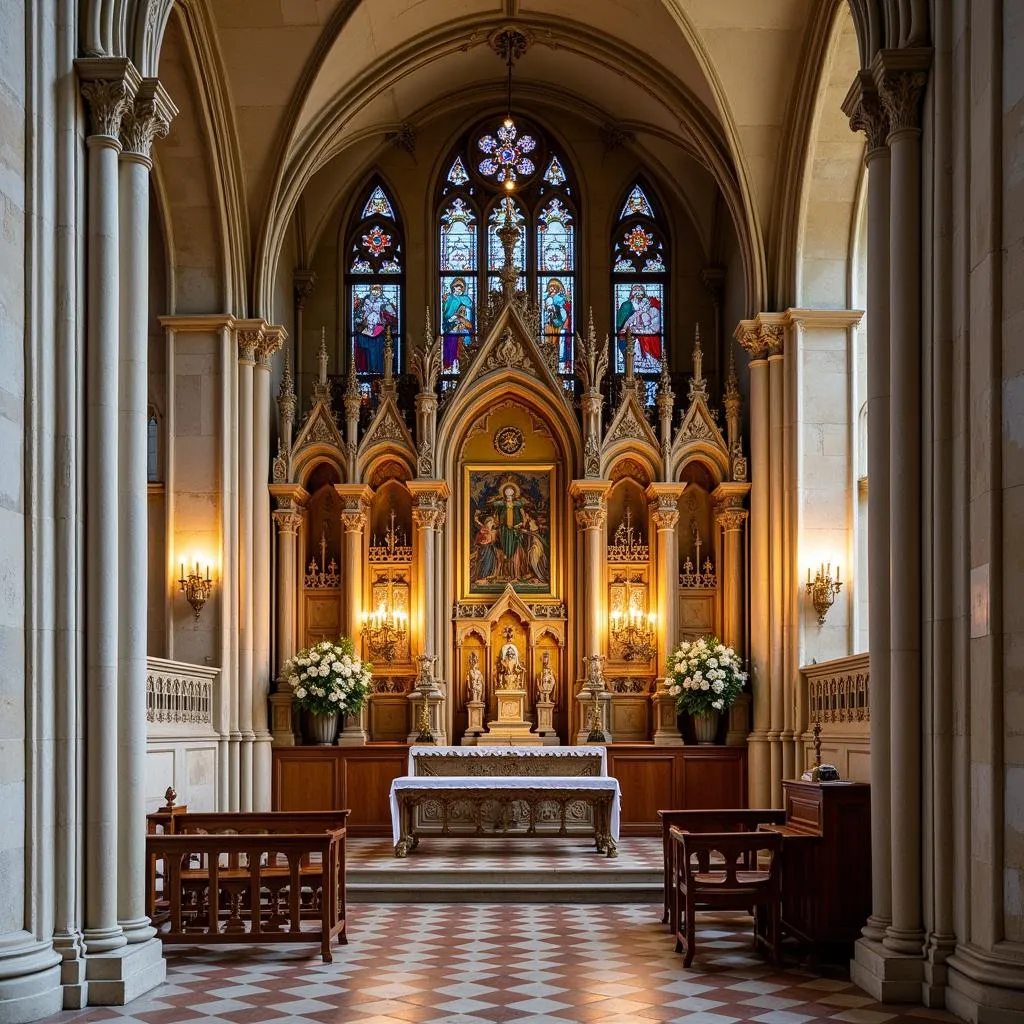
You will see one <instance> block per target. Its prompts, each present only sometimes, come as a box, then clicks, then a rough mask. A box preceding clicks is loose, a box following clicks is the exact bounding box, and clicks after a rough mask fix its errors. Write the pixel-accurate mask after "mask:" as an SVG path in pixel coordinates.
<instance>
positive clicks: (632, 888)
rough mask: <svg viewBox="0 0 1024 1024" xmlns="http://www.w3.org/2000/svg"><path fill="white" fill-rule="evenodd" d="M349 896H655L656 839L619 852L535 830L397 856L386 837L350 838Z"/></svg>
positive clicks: (622, 899)
mask: <svg viewBox="0 0 1024 1024" xmlns="http://www.w3.org/2000/svg"><path fill="white" fill-rule="evenodd" d="M346 862H347V875H348V897H349V900H350V901H352V902H357V903H534V904H548V903H584V904H585V903H595V904H596V903H659V902H660V901H661V897H662V879H663V874H662V867H663V865H662V848H661V839H660V838H648V837H639V836H628V837H624V838H622V839H621V840H620V843H619V856H618V858H617V859H615V860H609V859H608V858H607V857H602V856H600V855H597V854H595V852H594V843H593V840H588V839H587V838H582V837H581V838H573V837H569V838H567V837H564V836H563V837H551V838H542V837H539V836H538V837H535V838H532V839H530V840H529V841H528V842H523V841H515V840H510V841H508V842H495V840H494V839H493V838H485V839H472V838H447V839H445V840H444V841H443V842H442V841H437V842H430V841H426V842H423V843H421V844H420V846H419V848H418V849H417V850H416V853H415V854H414V855H413V856H410V857H407V858H404V859H396V858H395V855H394V849H393V846H392V844H391V842H390V841H389V840H388V839H383V838H382V839H359V838H356V839H353V838H350V839H349V841H348V846H347V850H346Z"/></svg>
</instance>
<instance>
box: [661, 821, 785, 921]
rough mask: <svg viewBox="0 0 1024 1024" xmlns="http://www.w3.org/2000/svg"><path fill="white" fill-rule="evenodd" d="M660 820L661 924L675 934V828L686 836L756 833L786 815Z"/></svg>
mask: <svg viewBox="0 0 1024 1024" xmlns="http://www.w3.org/2000/svg"><path fill="white" fill-rule="evenodd" d="M658 817H659V818H661V851H662V857H663V858H664V876H663V877H664V886H665V892H664V908H663V909H664V912H663V914H662V917H661V923H662V924H668V925H670V926H671V928H672V933H673V934H675V933H676V932H677V931H678V928H679V919H678V916H677V915H676V912H675V908H676V900H675V890H676V884H675V878H676V865H675V858H674V852H675V848H674V846H673V844H672V842H671V835H670V833H671V831H672V829H673V828H677V829H680V830H681V831H683V832H756V831H757V830H758V828H759V826H761V825H772V824H781V823H782V822H784V821H785V820H786V812H785V811H783V810H776V809H775V808H771V807H766V808H722V809H714V810H701V811H687V810H673V811H658Z"/></svg>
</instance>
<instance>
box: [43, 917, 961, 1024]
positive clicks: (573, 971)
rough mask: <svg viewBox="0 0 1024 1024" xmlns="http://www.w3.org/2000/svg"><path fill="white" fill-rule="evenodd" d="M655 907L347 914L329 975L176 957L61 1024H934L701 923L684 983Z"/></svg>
mask: <svg viewBox="0 0 1024 1024" xmlns="http://www.w3.org/2000/svg"><path fill="white" fill-rule="evenodd" d="M660 914H661V908H660V907H654V906H588V907H580V906H567V905H563V906H550V907H545V906H540V905H531V906H523V905H518V906H514V905H491V906H474V905H461V906H451V905H447V906H430V907H425V908H419V907H414V906H410V905H372V904H367V905H362V906H355V907H351V908H350V920H349V931H350V938H349V945H348V946H343V947H340V948H337V949H336V953H335V962H334V963H333V964H323V963H321V962H320V960H319V958H318V957H314V956H313V955H312V953H313V950H312V949H310V950H309V951H308V952H307V951H306V950H305V949H302V950H297V949H296V948H295V947H294V946H292V947H287V946H279V947H276V948H275V947H272V946H267V947H249V948H243V947H238V946H235V947H227V948H222V949H217V948H206V949H200V948H186V947H178V948H170V949H169V950H168V971H167V983H166V984H165V985H163V986H161V987H160V988H159V989H156V990H154V991H153V992H150V993H148V994H147V995H146V996H143V997H142V998H140V999H138V1000H136V1001H135V1002H133V1003H131V1004H129V1005H128V1006H125V1007H120V1008H114V1009H95V1010H86V1011H81V1012H79V1013H76V1014H70V1013H67V1014H62V1015H60V1016H58V1017H54V1018H51V1021H53V1022H54V1024H58V1022H59V1024H70V1022H72V1021H73V1022H75V1024H85V1022H91V1021H101V1020H118V1019H119V1020H120V1021H121V1022H132V1021H142V1022H145V1024H178V1022H184V1021H190V1022H191V1021H196V1022H202V1024H219V1022H227V1021H231V1022H235V1024H247V1022H254V1024H256V1022H271V1024H284V1022H288V1024H307V1022H308V1024H313V1022H316V1024H502V1022H515V1024H547V1022H550V1024H559V1022H565V1021H574V1022H584V1024H646V1022H651V1021H664V1022H676V1021H685V1022H686V1024H735V1022H739V1021H754V1022H756V1024H810V1022H812V1021H825V1020H828V1021H841V1022H845V1024H885V1022H888V1021H892V1022H893V1024H923V1022H922V1020H921V1018H923V1017H928V1018H931V1020H933V1021H935V1020H939V1021H950V1022H952V1021H955V1019H956V1018H954V1017H952V1016H951V1015H950V1014H946V1013H943V1012H942V1011H934V1010H924V1009H918V1010H916V1011H915V1010H908V1009H907V1008H905V1007H904V1008H900V1011H897V1010H896V1008H893V1007H886V1006H881V1005H879V1004H877V1003H874V1002H873V1001H872V1000H871V999H870V998H869V997H868V996H866V995H865V994H864V993H863V992H861V991H859V990H858V989H856V988H854V987H853V986H852V985H851V984H850V983H849V982H848V981H846V980H842V979H836V978H831V977H827V978H823V977H818V976H816V975H814V974H813V973H811V972H809V971H805V970H803V969H801V968H798V967H796V966H792V967H787V969H786V970H784V971H782V972H776V971H775V970H774V969H773V968H771V967H770V966H768V965H766V964H765V963H764V962H763V961H761V960H760V959H758V958H756V957H754V956H753V955H752V953H751V951H750V920H749V918H744V917H743V916H742V915H717V916H716V915H710V914H708V915H701V916H700V917H699V918H698V935H697V941H698V952H697V956H696V959H695V960H694V965H693V967H692V968H691V969H690V970H684V969H683V966H682V959H681V957H679V956H678V955H677V954H676V953H674V952H673V941H672V939H671V938H670V937H669V935H668V932H667V930H666V929H665V927H664V926H662V925H661V924H659V918H660Z"/></svg>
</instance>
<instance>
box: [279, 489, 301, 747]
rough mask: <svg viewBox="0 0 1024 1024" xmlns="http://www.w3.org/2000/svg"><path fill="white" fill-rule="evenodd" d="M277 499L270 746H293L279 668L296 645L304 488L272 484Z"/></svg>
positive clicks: (288, 696)
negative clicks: (274, 674) (274, 667)
mask: <svg viewBox="0 0 1024 1024" xmlns="http://www.w3.org/2000/svg"><path fill="white" fill-rule="evenodd" d="M272 490H273V493H274V496H275V498H276V500H277V510H276V511H275V512H274V514H273V516H274V522H275V523H276V524H277V660H278V669H279V671H278V675H277V679H278V683H277V686H276V688H275V692H274V693H273V694H271V696H270V706H271V722H270V726H271V735H272V741H273V744H274V746H279V747H292V746H294V745H295V730H294V728H293V725H292V687H291V684H290V683H289V682H288V681H287V680H285V679H284V677H283V673H282V672H281V671H280V670H281V669H282V668H283V666H284V664H285V662H287V661H288V659H289V658H290V657H291V656H292V655H293V654H294V653H295V651H296V650H297V648H298V642H297V638H296V633H295V628H296V614H295V613H296V611H297V609H298V602H299V594H298V540H299V528H300V527H301V526H302V521H303V519H304V518H305V514H306V509H305V504H306V501H307V500H308V499H309V495H308V494H307V493H306V491H305V490H304V489H303V488H302V487H299V486H298V485H297V484H296V485H294V486H293V485H281V484H277V485H274V486H273V487H272Z"/></svg>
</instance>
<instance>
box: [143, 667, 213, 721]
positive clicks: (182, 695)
mask: <svg viewBox="0 0 1024 1024" xmlns="http://www.w3.org/2000/svg"><path fill="white" fill-rule="evenodd" d="M219 680H220V669H219V668H209V667H207V666H205V665H188V664H185V663H183V662H179V661H166V660H165V659H163V658H147V659H146V721H147V722H148V723H149V724H150V725H151V726H161V725H172V726H182V725H198V726H207V727H208V728H209V730H210V731H216V725H215V722H216V713H217V706H218V698H219V694H218V690H219V686H218V683H219Z"/></svg>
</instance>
